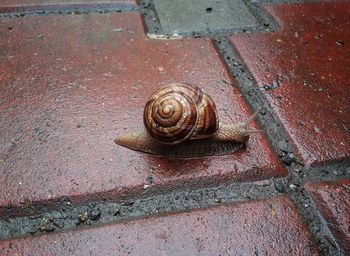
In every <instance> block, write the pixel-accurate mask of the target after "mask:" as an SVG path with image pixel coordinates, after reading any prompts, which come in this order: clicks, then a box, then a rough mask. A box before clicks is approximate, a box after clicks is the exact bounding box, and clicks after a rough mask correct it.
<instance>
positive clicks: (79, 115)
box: [0, 13, 286, 208]
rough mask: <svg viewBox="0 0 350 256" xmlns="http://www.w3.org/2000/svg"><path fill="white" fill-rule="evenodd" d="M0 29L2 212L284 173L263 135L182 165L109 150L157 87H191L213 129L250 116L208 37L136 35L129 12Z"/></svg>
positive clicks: (6, 23) (13, 23)
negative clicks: (215, 118) (203, 95)
mask: <svg viewBox="0 0 350 256" xmlns="http://www.w3.org/2000/svg"><path fill="white" fill-rule="evenodd" d="M0 33H1V34H2V35H4V36H3V37H1V38H0V49H1V51H2V56H1V65H0V147H1V148H0V161H1V162H0V171H1V173H2V175H0V183H1V184H2V186H1V187H0V194H1V195H2V197H0V206H1V207H3V206H6V205H15V206H17V205H18V204H19V203H24V202H25V206H30V205H31V204H32V203H33V202H34V203H35V202H38V201H41V202H42V201H51V200H53V199H59V198H61V197H63V196H66V197H68V198H69V199H70V200H73V201H84V200H89V199H104V198H113V199H116V198H119V197H124V196H134V195H140V194H143V193H149V194H151V193H160V191H163V192H164V191H171V190H173V189H175V188H188V187H191V188H196V187H202V186H208V185H216V184H221V183H223V182H225V183H227V182H231V181H238V180H259V179H264V178H269V177H276V176H282V175H285V174H286V172H285V170H284V169H283V168H282V167H281V165H280V163H279V160H278V158H277V157H276V155H275V154H274V153H273V152H272V150H271V149H270V148H269V145H268V142H267V140H266V139H265V138H264V136H263V134H257V135H254V136H252V137H251V139H250V140H249V143H248V145H247V148H246V149H243V150H241V151H239V152H237V153H235V154H233V155H226V156H222V157H210V158H204V159H197V160H187V161H180V160H167V159H163V158H157V157H153V156H149V155H143V154H141V153H138V152H133V151H131V150H128V149H125V148H122V147H119V146H117V145H116V144H115V143H114V139H115V137H116V136H117V135H119V134H122V133H125V132H128V131H131V130H141V129H143V123H142V113H143V107H144V104H145V102H146V97H148V96H149V95H150V94H151V93H152V92H153V91H154V90H155V89H156V88H158V87H159V86H160V85H163V84H167V83H173V82H180V83H181V82H182V83H190V84H196V85H198V86H199V87H201V88H202V89H203V90H204V91H206V92H207V93H209V94H210V95H212V96H213V98H214V100H215V101H216V102H217V107H218V112H219V116H220V118H221V121H222V122H226V123H227V122H238V121H242V120H245V119H246V118H247V117H248V116H249V115H250V114H251V113H250V111H249V110H248V107H247V105H246V104H245V102H244V101H243V99H242V95H241V94H240V92H239V91H238V90H237V89H236V88H235V87H233V86H232V85H231V83H232V81H231V79H230V77H229V76H228V74H227V71H226V69H225V66H224V64H223V63H222V61H221V59H220V58H219V56H218V53H217V51H216V50H215V48H214V47H213V45H212V42H211V41H210V40H209V39H183V40H169V41H165V40H153V39H150V38H147V37H145V34H144V28H143V24H142V20H141V17H140V15H139V14H136V13H114V14H103V15H99V14H89V15H72V16H70V15H52V16H40V17H34V16H32V17H24V18H3V19H1V20H0ZM253 126H254V124H253ZM148 177H152V180H153V183H152V185H151V186H146V187H145V185H149V183H148V180H147V179H148ZM1 207H0V208H1Z"/></svg>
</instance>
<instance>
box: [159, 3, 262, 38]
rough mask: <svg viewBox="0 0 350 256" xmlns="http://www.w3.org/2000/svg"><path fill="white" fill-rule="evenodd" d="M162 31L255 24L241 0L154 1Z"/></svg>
mask: <svg viewBox="0 0 350 256" xmlns="http://www.w3.org/2000/svg"><path fill="white" fill-rule="evenodd" d="M154 4H155V8H156V11H157V15H158V17H159V20H160V23H161V27H162V29H163V33H165V34H167V35H173V34H175V35H176V34H180V35H189V34H192V33H193V32H194V33H208V32H214V33H215V32H220V31H225V30H241V29H249V28H254V27H257V26H258V23H257V20H256V19H255V18H254V16H253V15H252V14H251V13H250V12H249V10H248V8H247V6H246V5H245V4H244V2H243V1H241V0H176V1H175V0H154Z"/></svg>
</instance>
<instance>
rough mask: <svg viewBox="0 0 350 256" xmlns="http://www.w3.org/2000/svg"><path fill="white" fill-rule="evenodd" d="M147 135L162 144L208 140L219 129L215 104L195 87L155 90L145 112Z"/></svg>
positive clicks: (180, 86) (178, 86)
mask: <svg viewBox="0 0 350 256" xmlns="http://www.w3.org/2000/svg"><path fill="white" fill-rule="evenodd" d="M143 120H144V125H145V127H146V130H147V132H148V133H149V134H150V135H151V136H152V137H153V138H154V139H156V140H157V141H159V142H161V143H164V144H178V143H181V142H184V141H186V140H188V139H199V138H207V137H210V136H212V135H213V134H215V133H216V131H217V130H218V127H219V120H218V114H217V110H216V106H215V103H214V102H213V100H212V99H211V98H210V96H209V95H207V94H206V93H203V91H202V90H201V89H200V88H198V87H197V86H193V85H184V84H171V85H168V86H165V87H162V88H160V89H158V90H157V91H156V92H155V93H154V94H153V95H152V96H151V97H150V99H149V100H148V101H147V103H146V106H145V109H144V116H143Z"/></svg>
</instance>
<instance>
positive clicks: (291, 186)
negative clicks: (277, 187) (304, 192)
mask: <svg viewBox="0 0 350 256" xmlns="http://www.w3.org/2000/svg"><path fill="white" fill-rule="evenodd" d="M296 187H297V186H295V185H294V184H290V185H289V188H290V189H296Z"/></svg>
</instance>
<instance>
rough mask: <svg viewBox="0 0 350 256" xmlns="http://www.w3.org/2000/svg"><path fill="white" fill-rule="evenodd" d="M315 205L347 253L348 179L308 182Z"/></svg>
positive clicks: (349, 219)
mask: <svg viewBox="0 0 350 256" xmlns="http://www.w3.org/2000/svg"><path fill="white" fill-rule="evenodd" d="M306 188H307V190H308V191H309V192H310V193H311V196H312V198H313V200H314V201H315V204H316V207H317V208H318V209H319V211H320V212H321V214H322V215H323V216H324V218H325V220H326V221H327V224H328V226H329V228H330V229H331V230H332V232H334V235H335V237H336V238H337V239H338V241H339V242H340V244H341V245H342V246H343V248H344V250H345V251H346V252H347V253H350V212H349V209H350V180H340V181H337V182H320V183H314V184H312V183H308V184H307V185H306Z"/></svg>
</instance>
